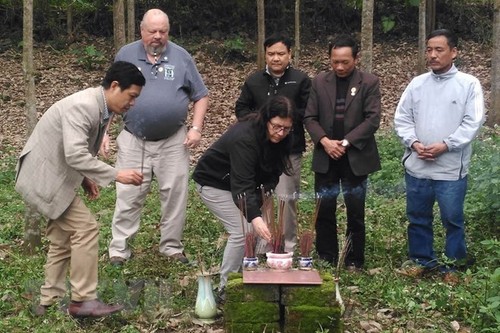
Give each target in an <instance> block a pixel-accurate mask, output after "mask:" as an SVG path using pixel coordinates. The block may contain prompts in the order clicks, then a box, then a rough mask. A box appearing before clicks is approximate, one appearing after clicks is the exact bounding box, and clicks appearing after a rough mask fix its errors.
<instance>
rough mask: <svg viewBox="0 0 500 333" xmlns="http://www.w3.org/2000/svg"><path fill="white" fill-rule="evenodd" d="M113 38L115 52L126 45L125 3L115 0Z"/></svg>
mask: <svg viewBox="0 0 500 333" xmlns="http://www.w3.org/2000/svg"><path fill="white" fill-rule="evenodd" d="M113 36H114V45H115V51H118V50H119V49H120V48H121V47H122V46H123V45H125V3H124V0H113Z"/></svg>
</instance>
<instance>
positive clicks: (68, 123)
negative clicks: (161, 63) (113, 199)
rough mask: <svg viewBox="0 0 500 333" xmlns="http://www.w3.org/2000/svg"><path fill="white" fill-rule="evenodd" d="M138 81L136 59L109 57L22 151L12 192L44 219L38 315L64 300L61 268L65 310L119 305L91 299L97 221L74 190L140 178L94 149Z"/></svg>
mask: <svg viewBox="0 0 500 333" xmlns="http://www.w3.org/2000/svg"><path fill="white" fill-rule="evenodd" d="M145 82H146V81H145V79H144V77H143V75H142V74H141V72H140V71H139V69H138V68H137V67H136V66H135V65H133V64H131V63H128V62H124V61H122V62H116V63H114V64H113V65H112V66H111V67H110V69H109V70H108V71H107V73H106V76H105V77H104V80H103V82H102V86H101V87H96V88H89V89H85V90H82V91H80V92H77V93H75V94H73V95H71V96H68V97H66V98H63V99H62V100H60V101H58V102H56V103H55V104H54V105H52V106H51V107H50V108H49V109H48V110H47V111H46V112H45V113H44V114H43V116H42V118H41V119H40V120H39V121H38V123H37V125H36V126H35V129H34V130H33V132H32V133H31V135H30V137H29V139H28V141H27V143H26V145H25V147H24V149H23V150H22V152H21V155H20V157H19V161H18V164H17V168H16V169H17V174H16V186H15V188H16V191H18V192H19V193H20V194H21V195H22V197H23V199H24V200H25V202H26V203H27V204H29V205H30V206H32V207H33V208H35V209H36V210H38V211H39V212H40V213H41V214H43V215H45V216H46V217H48V218H49V220H48V223H47V231H46V235H47V238H48V239H49V241H50V244H49V251H48V255H47V263H46V265H45V283H44V285H43V286H42V287H41V290H40V294H41V295H40V305H39V306H38V307H37V308H36V309H35V314H36V315H43V314H45V312H46V311H47V308H48V307H50V306H51V305H53V304H57V303H58V302H59V301H60V300H62V299H63V298H64V296H65V293H66V288H65V287H66V274H67V272H68V267H70V283H71V303H70V304H69V307H68V312H69V314H70V315H72V316H74V317H102V316H105V315H109V314H112V313H114V312H117V311H120V310H121V309H122V308H123V306H121V305H107V304H104V303H102V302H101V301H99V300H98V299H97V270H98V268H97V263H98V250H99V225H98V223H97V221H96V220H95V218H94V216H93V215H92V213H91V212H90V210H89V209H88V208H87V207H86V206H85V203H84V202H83V201H82V200H81V198H80V196H79V195H78V193H77V191H78V188H79V187H80V185H81V186H82V187H83V190H84V191H85V193H86V194H87V195H88V197H89V198H90V199H95V198H97V197H98V196H99V188H98V185H99V186H106V185H108V184H109V183H110V182H111V181H117V182H120V183H124V184H134V185H139V184H141V183H142V174H141V173H140V172H139V171H137V170H117V169H115V168H113V167H112V166H110V165H108V164H106V163H104V162H102V161H100V160H98V159H97V157H96V155H97V152H98V151H99V146H100V144H101V141H102V137H103V135H104V132H105V130H106V126H107V124H108V122H109V121H110V117H111V115H112V113H115V114H123V113H125V112H126V111H127V110H128V109H129V108H130V106H132V105H134V102H135V99H136V98H137V97H138V96H139V94H140V92H141V90H142V87H143V86H144V84H145Z"/></svg>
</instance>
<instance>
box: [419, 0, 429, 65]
mask: <svg viewBox="0 0 500 333" xmlns="http://www.w3.org/2000/svg"><path fill="white" fill-rule="evenodd" d="M427 1H428V0H420V2H419V6H418V64H417V72H418V73H419V74H422V73H424V72H425V69H426V63H425V47H426V46H425V37H426V36H427V31H426V27H427V25H426V21H427V20H426V13H427V11H426V7H427Z"/></svg>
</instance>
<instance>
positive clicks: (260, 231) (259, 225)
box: [252, 216, 271, 242]
mask: <svg viewBox="0 0 500 333" xmlns="http://www.w3.org/2000/svg"><path fill="white" fill-rule="evenodd" d="M252 227H253V230H254V231H255V232H256V233H257V235H259V236H260V237H261V238H263V239H264V240H265V241H266V242H270V241H271V232H270V231H269V228H268V227H267V224H266V222H264V220H263V219H262V217H260V216H258V217H256V218H254V219H253V220H252Z"/></svg>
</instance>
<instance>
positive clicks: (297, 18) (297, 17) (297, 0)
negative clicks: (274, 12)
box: [293, 0, 300, 66]
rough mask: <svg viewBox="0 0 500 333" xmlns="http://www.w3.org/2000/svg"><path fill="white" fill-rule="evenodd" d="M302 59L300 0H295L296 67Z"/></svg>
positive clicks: (294, 60) (294, 62)
mask: <svg viewBox="0 0 500 333" xmlns="http://www.w3.org/2000/svg"><path fill="white" fill-rule="evenodd" d="M299 58H300V0H295V46H294V53H293V64H294V66H298V65H299Z"/></svg>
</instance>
